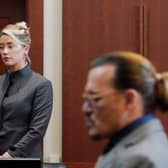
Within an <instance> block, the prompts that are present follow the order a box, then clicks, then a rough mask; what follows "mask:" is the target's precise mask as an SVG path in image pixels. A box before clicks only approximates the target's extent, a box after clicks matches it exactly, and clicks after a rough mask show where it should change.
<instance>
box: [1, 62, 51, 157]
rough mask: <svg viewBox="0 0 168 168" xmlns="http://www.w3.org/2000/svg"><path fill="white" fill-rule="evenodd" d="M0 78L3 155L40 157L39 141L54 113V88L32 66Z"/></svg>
mask: <svg viewBox="0 0 168 168" xmlns="http://www.w3.org/2000/svg"><path fill="white" fill-rule="evenodd" d="M10 76H12V77H11V78H12V79H11V81H12V84H11V86H10V87H9V88H8V85H9V73H7V74H5V75H2V76H0V107H1V108H0V154H2V153H4V152H6V151H7V152H9V154H10V155H12V156H13V157H40V141H41V140H42V138H43V136H44V134H45V131H46V128H47V126H48V123H49V119H50V115H51V111H52V101H53V93H52V85H51V82H50V81H49V80H47V79H46V78H45V77H43V76H41V75H40V74H38V73H35V72H33V71H32V70H31V68H30V66H29V65H28V66H26V67H25V68H23V69H22V70H20V71H17V72H15V73H12V75H10Z"/></svg>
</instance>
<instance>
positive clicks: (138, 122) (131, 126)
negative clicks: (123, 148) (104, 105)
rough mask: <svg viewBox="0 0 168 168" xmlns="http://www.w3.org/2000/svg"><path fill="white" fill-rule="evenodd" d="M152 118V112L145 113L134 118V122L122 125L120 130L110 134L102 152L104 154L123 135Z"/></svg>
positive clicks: (123, 136)
mask: <svg viewBox="0 0 168 168" xmlns="http://www.w3.org/2000/svg"><path fill="white" fill-rule="evenodd" d="M153 119H155V116H154V114H152V113H147V114H146V115H144V116H143V117H141V118H139V119H137V120H135V121H134V122H132V123H130V124H129V125H128V126H126V127H124V128H123V129H121V130H120V131H118V132H117V133H116V134H114V135H112V137H111V139H110V141H109V144H108V145H107V146H106V148H105V150H104V152H103V153H104V154H105V153H107V152H108V151H110V150H111V149H112V148H113V147H114V146H116V145H117V144H118V143H119V142H120V141H122V140H123V139H124V138H125V137H127V136H128V135H129V134H131V133H132V132H133V131H134V130H136V129H137V128H138V127H140V126H142V125H144V124H145V123H147V122H149V121H150V120H153Z"/></svg>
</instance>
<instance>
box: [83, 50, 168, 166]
mask: <svg viewBox="0 0 168 168" xmlns="http://www.w3.org/2000/svg"><path fill="white" fill-rule="evenodd" d="M163 80H164V76H162V75H161V74H159V75H158V73H157V72H156V70H155V68H154V67H153V65H152V64H151V63H150V62H149V60H147V59H146V58H145V57H143V56H141V55H139V54H136V53H132V52H124V51H123V52H114V53H111V54H107V55H104V56H102V57H98V58H96V59H95V60H93V62H91V65H90V70H89V73H88V78H87V82H86V85H85V88H84V93H83V99H84V103H83V107H82V111H83V112H84V115H85V120H86V125H87V127H88V134H89V136H90V137H91V138H92V139H94V140H99V139H102V138H107V139H109V143H108V144H107V146H106V147H105V149H104V151H103V153H102V154H101V155H100V157H99V159H98V161H97V163H96V166H95V167H96V168H167V167H168V140H167V136H166V134H165V131H164V129H163V126H162V124H161V122H160V121H159V119H157V118H156V117H155V115H154V111H155V109H156V108H158V107H159V108H161V109H168V87H167V83H166V82H167V81H165V80H164V81H165V82H163Z"/></svg>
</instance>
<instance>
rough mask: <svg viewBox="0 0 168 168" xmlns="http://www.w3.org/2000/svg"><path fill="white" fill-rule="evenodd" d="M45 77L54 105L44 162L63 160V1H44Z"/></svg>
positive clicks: (45, 141) (46, 140)
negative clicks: (50, 85) (49, 85)
mask: <svg viewBox="0 0 168 168" xmlns="http://www.w3.org/2000/svg"><path fill="white" fill-rule="evenodd" d="M44 76H46V77H47V78H48V79H50V80H51V81H52V84H53V90H54V105H53V112H52V117H51V121H50V124H49V128H48V130H47V133H46V135H45V138H44V161H45V162H56V161H57V160H59V158H60V159H61V158H62V83H61V81H62V0H44Z"/></svg>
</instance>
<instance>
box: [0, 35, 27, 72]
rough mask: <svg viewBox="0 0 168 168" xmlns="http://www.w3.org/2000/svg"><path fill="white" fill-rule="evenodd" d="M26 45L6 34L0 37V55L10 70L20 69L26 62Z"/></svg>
mask: <svg viewBox="0 0 168 168" xmlns="http://www.w3.org/2000/svg"><path fill="white" fill-rule="evenodd" d="M27 54H28V47H25V46H22V45H20V44H18V43H16V41H14V40H13V39H12V38H11V37H10V36H8V35H2V36H1V37H0V55H1V58H2V62H3V63H4V65H5V66H6V67H7V68H8V69H9V70H11V71H17V70H19V69H22V68H23V67H24V65H25V64H26V55H27Z"/></svg>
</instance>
